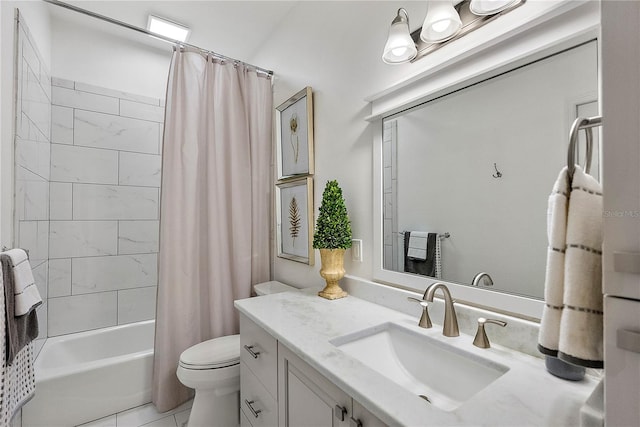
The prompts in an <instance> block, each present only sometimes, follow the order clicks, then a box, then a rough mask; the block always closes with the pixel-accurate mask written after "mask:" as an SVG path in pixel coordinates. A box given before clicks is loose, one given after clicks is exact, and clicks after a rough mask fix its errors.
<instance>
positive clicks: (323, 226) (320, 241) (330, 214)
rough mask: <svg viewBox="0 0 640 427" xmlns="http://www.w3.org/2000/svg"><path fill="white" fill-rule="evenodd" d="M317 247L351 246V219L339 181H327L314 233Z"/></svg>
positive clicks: (346, 247) (341, 247)
mask: <svg viewBox="0 0 640 427" xmlns="http://www.w3.org/2000/svg"><path fill="white" fill-rule="evenodd" d="M313 247H314V248H315V249H348V248H350V247H351V221H349V215H348V214H347V207H346V206H345V204H344V198H343V197H342V189H341V188H340V186H339V185H338V181H336V180H333V181H329V182H327V186H326V187H325V188H324V192H323V193H322V204H321V205H320V213H319V214H318V220H317V221H316V231H315V234H314V235H313Z"/></svg>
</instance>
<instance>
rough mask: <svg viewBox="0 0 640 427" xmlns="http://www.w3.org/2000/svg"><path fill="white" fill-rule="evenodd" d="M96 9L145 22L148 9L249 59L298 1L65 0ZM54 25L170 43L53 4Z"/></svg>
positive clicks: (210, 44) (202, 40)
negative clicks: (75, 26)
mask: <svg viewBox="0 0 640 427" xmlns="http://www.w3.org/2000/svg"><path fill="white" fill-rule="evenodd" d="M65 2H66V3H69V4H71V5H73V6H77V7H80V8H83V9H86V10H90V11H92V12H95V13H98V14H101V15H105V16H108V17H110V18H113V19H116V20H119V21H123V22H126V23H128V24H131V25H134V26H137V27H141V28H146V25H147V17H148V15H149V14H153V15H157V16H160V17H163V18H168V19H170V20H172V21H175V22H179V23H181V24H184V25H186V26H188V27H189V28H191V35H190V38H189V40H187V42H188V43H190V44H193V45H196V46H199V47H202V48H204V49H207V50H212V51H214V52H217V53H221V54H223V55H226V56H230V57H233V58H237V59H240V60H245V61H250V60H251V58H252V57H253V56H254V55H255V53H256V52H257V51H258V49H260V47H261V46H262V44H263V43H264V42H265V41H266V40H267V39H268V38H269V36H270V35H271V34H272V33H273V32H274V31H275V30H276V29H277V27H278V26H279V25H280V24H281V23H282V22H285V21H286V19H287V16H288V15H289V14H290V12H291V10H292V9H293V8H295V7H296V6H297V5H298V3H299V2H298V1H217V0H216V1H185V0H173V1H117V0H112V1H104V0H102V1H90V0H84V1H83V0H75V1H65ZM48 7H49V9H50V11H51V16H52V20H53V23H54V25H56V24H57V25H77V26H82V27H90V28H91V30H92V31H104V32H106V33H111V34H115V35H117V36H120V37H124V38H127V39H131V40H132V41H135V42H139V43H144V44H147V45H152V46H157V47H158V48H163V49H166V43H165V42H161V41H157V40H155V41H154V39H152V38H150V37H148V36H146V35H141V34H139V33H136V32H134V31H131V30H128V29H124V28H121V27H118V26H116V25H113V24H109V23H105V22H102V21H99V20H97V19H93V18H91V17H88V16H86V15H83V14H80V13H77V12H74V11H71V10H67V9H64V8H62V7H59V6H55V5H51V4H49V5H48Z"/></svg>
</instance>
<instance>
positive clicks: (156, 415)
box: [78, 400, 193, 427]
mask: <svg viewBox="0 0 640 427" xmlns="http://www.w3.org/2000/svg"><path fill="white" fill-rule="evenodd" d="M192 404H193V400H190V401H188V402H186V403H184V404H182V405H180V406H178V407H177V408H176V409H174V410H172V411H167V412H163V413H160V412H158V411H157V410H156V407H155V406H154V405H153V403H148V404H146V405H142V406H138V407H137V408H133V409H129V410H126V411H123V412H119V413H117V414H114V415H109V416H108V417H105V418H100V419H99V420H95V421H91V422H90V423H86V424H82V425H81V426H78V427H186V425H187V420H188V419H189V413H191V405H192Z"/></svg>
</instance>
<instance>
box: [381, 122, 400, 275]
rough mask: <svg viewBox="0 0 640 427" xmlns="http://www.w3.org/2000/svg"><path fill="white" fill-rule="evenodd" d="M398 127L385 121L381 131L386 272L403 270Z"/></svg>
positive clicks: (394, 123) (395, 123)
mask: <svg viewBox="0 0 640 427" xmlns="http://www.w3.org/2000/svg"><path fill="white" fill-rule="evenodd" d="M397 135H398V127H397V121H396V120H387V121H385V123H384V127H383V130H382V150H383V155H382V158H383V160H384V164H383V182H382V185H383V197H384V201H383V202H384V217H383V220H384V228H383V230H384V261H383V262H384V268H385V269H387V270H395V271H398V270H402V269H403V268H404V260H403V259H402V257H403V256H404V253H402V251H400V250H399V248H400V249H401V248H403V247H404V246H402V245H400V242H402V239H404V235H402V234H399V231H403V230H398V218H397V216H396V209H397V208H396V205H397V188H398V185H397V177H396V172H397V168H396V156H397V141H398V138H397Z"/></svg>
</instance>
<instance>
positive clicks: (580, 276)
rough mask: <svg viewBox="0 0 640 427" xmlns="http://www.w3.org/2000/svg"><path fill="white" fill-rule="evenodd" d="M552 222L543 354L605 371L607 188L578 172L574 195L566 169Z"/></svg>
mask: <svg viewBox="0 0 640 427" xmlns="http://www.w3.org/2000/svg"><path fill="white" fill-rule="evenodd" d="M547 220H548V223H547V234H548V238H549V248H548V250H547V271H546V277H545V307H544V310H543V314H542V322H541V324H540V335H539V338H538V349H539V350H540V351H541V352H542V353H543V354H547V355H550V356H557V357H558V358H560V359H561V360H564V361H565V362H569V363H572V364H575V365H579V366H585V367H590V368H602V367H603V354H602V347H603V336H602V321H603V310H602V187H601V186H600V184H599V183H598V182H597V181H596V180H595V179H594V178H593V177H591V176H589V175H587V174H585V173H584V172H583V171H582V169H580V167H579V166H576V169H575V172H574V176H573V182H572V184H571V188H570V193H569V184H568V176H567V170H566V168H564V169H563V170H562V171H561V172H560V176H559V177H558V180H557V181H556V183H555V185H554V189H553V192H552V194H551V196H550V197H549V205H548V211H547Z"/></svg>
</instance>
